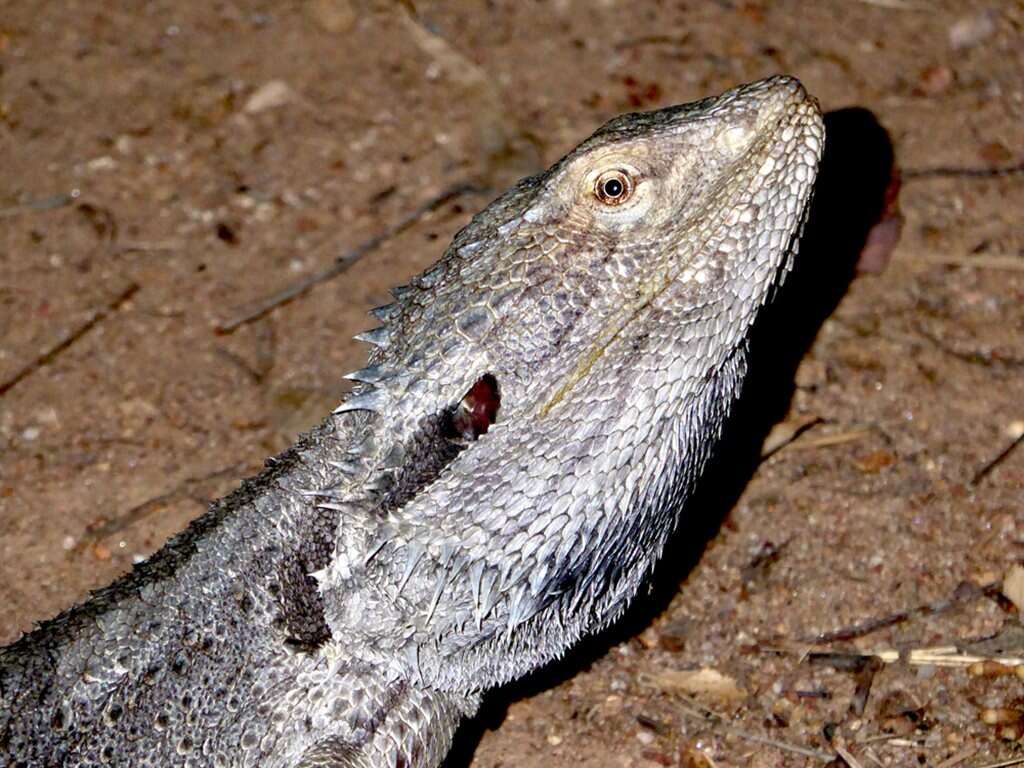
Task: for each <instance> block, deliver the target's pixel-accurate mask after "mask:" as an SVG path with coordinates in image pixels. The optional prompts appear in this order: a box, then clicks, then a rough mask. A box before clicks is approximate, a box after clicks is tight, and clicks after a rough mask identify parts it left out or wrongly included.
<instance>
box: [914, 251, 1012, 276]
mask: <svg viewBox="0 0 1024 768" xmlns="http://www.w3.org/2000/svg"><path fill="white" fill-rule="evenodd" d="M906 260H907V261H909V262H910V263H912V264H941V265H945V266H951V267H975V268H977V269H1006V270H1010V271H1011V272H1020V271H1024V259H1022V258H1020V257H1019V256H1002V255H990V256H984V255H978V256H961V255H959V254H954V253H945V254H943V253H922V254H916V255H913V256H909V257H907V258H906Z"/></svg>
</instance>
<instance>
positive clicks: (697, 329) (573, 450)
mask: <svg viewBox="0 0 1024 768" xmlns="http://www.w3.org/2000/svg"><path fill="white" fill-rule="evenodd" d="M823 139H824V133H823V126H822V122H821V118H820V114H819V112H818V109H817V106H816V105H815V103H814V101H813V100H812V99H811V98H810V97H808V96H807V94H806V93H805V91H804V90H803V88H802V86H801V85H800V84H799V83H798V82H797V81H796V80H793V79H792V78H786V77H775V78H771V79H768V80H763V81H760V82H757V83H753V84H750V85H746V86H742V87H740V88H737V89H735V90H732V91H729V92H728V93H726V94H724V95H722V96H720V97H717V98H713V99H706V100H703V101H700V102H695V103H693V104H688V105H683V106H678V107H672V108H669V109H663V110H659V111H656V112H649V113H643V114H632V115H624V116H622V117H618V118H616V119H614V120H612V121H611V122H609V123H607V124H606V125H605V126H603V127H602V128H601V129H599V130H598V131H597V132H596V133H595V134H594V135H593V136H591V137H590V138H588V139H587V140H585V141H584V142H583V143H582V144H580V145H579V146H578V147H577V148H576V149H574V150H573V151H572V152H570V153H569V154H568V155H567V156H566V157H564V158H563V159H562V160H560V161H559V162H557V163H556V164H555V165H554V166H552V167H551V168H550V169H549V170H548V171H546V172H545V173H543V174H540V175H539V176H535V177H531V178H528V179H525V180H523V181H522V182H520V183H519V184H518V185H517V186H515V187H514V188H512V189H511V190H509V191H508V192H507V193H505V194H504V195H502V196H501V197H500V198H498V199H497V200H496V201H494V202H493V203H492V204H491V205H490V206H488V207H487V208H486V209H485V210H484V211H483V212H482V213H480V214H478V215H477V216H476V217H475V218H474V219H473V221H472V222H471V223H470V224H469V225H468V226H467V227H466V228H465V229H464V230H462V231H461V232H460V233H459V234H458V235H457V236H456V237H455V239H454V241H453V243H452V245H451V246H450V247H449V249H448V251H447V253H446V254H445V255H444V257H443V258H442V259H441V261H440V262H438V263H437V264H436V265H435V266H434V267H432V268H431V269H429V270H427V271H426V272H425V273H423V274H422V275H420V276H418V277H417V278H415V279H413V280H412V281H411V283H410V285H409V286H406V287H403V288H402V289H399V290H398V291H397V292H396V294H395V295H396V299H397V300H396V302H395V303H394V304H392V305H389V306H388V307H385V308H382V309H381V310H379V311H378V312H377V315H378V317H379V318H381V320H382V321H383V326H382V328H381V329H379V330H377V331H373V332H370V333H369V334H366V335H364V337H363V338H365V339H367V340H369V341H371V342H372V343H374V344H375V345H376V347H375V349H374V351H373V352H372V353H371V366H370V367H369V368H367V369H364V371H360V372H357V374H355V375H354V378H355V379H356V380H357V381H360V382H361V384H360V387H359V389H357V392H356V394H355V396H354V397H352V398H350V399H349V400H348V401H346V403H344V404H343V405H342V407H341V408H340V409H339V416H338V418H339V419H340V420H341V421H340V424H339V427H340V428H342V429H343V430H346V434H349V433H357V434H365V435H366V440H365V441H364V443H365V445H369V446H370V447H368V448H360V449H359V451H358V452H359V454H360V455H359V461H361V462H362V465H363V467H364V469H365V471H366V476H367V477H373V478H375V480H374V481H373V485H374V487H373V490H372V493H370V495H371V497H372V500H373V502H374V504H375V505H376V507H375V510H376V512H375V519H374V521H372V522H362V523H358V522H357V523H355V524H348V525H346V523H345V521H343V522H342V525H341V528H342V530H341V531H340V532H339V541H338V545H337V548H336V557H335V561H334V562H333V563H332V565H331V566H330V567H329V568H328V569H327V571H326V575H325V576H323V577H322V579H321V591H322V592H323V594H324V597H325V604H326V606H327V617H328V622H329V623H330V624H331V626H332V627H334V628H337V631H338V632H341V631H342V628H345V627H348V628H351V627H352V626H353V625H358V626H360V627H361V630H360V631H361V632H363V633H364V637H363V638H362V639H363V640H364V641H365V644H366V645H367V646H374V645H375V647H379V648H380V649H381V651H380V652H381V656H380V660H387V659H393V658H396V657H397V658H408V656H406V655H402V654H400V653H398V651H405V652H406V654H408V653H409V652H410V649H411V650H412V651H414V655H415V662H405V661H403V662H401V663H400V664H399V667H400V668H399V669H398V670H397V671H396V674H419V675H423V676H424V677H427V678H429V679H430V680H431V681H432V683H433V684H434V685H437V686H440V687H453V688H459V687H461V688H465V687H466V686H467V685H469V686H470V687H486V686H488V685H492V684H495V683H498V682H501V681H503V680H507V679H510V678H513V677H515V676H518V675H519V674H522V673H524V672H525V671H528V670H529V669H531V668H533V667H535V666H537V665H538V664H540V663H542V662H544V661H546V660H548V659H550V658H552V657H553V656H555V655H558V654H560V653H561V652H563V651H564V650H565V648H567V647H568V645H569V644H571V643H572V642H573V641H574V640H575V639H576V638H578V637H579V636H580V635H581V634H583V633H586V632H589V631H593V630H595V629H597V628H599V627H601V626H603V625H605V624H607V623H608V622H609V621H611V620H612V619H614V618H615V617H616V616H617V615H618V614H619V613H620V612H621V611H622V610H623V609H624V607H625V605H626V604H627V602H628V600H629V599H630V598H631V597H632V596H633V594H635V592H636V590H637V589H638V587H639V585H640V583H641V580H642V579H643V577H644V576H645V575H646V573H647V572H648V571H649V570H650V568H651V567H652V566H653V564H654V562H655V561H656V560H657V558H658V557H659V556H660V554H661V552H662V550H663V548H664V545H665V541H666V538H667V536H668V534H669V532H670V531H671V529H672V528H673V526H674V524H675V522H676V521H677V519H678V517H679V514H680V513H681V511H682V510H683V509H684V507H685V502H686V499H687V497H688V496H689V494H690V492H691V490H692V487H693V485H694V483H695V481H696V479H697V478H698V477H699V475H700V474H701V471H702V469H703V466H704V463H705V462H706V461H707V460H708V458H709V456H710V454H711V451H712V449H713V447H714V444H715V442H716V441H717V439H718V435H719V434H720V431H721V427H722V424H723V422H724V420H725V418H726V417H727V415H728V411H729V407H730V404H731V403H732V401H733V400H734V399H735V397H736V395H737V393H738V389H739V385H740V383H741V381H742V378H743V375H744V371H745V354H746V339H747V337H748V334H749V330H750V327H751V325H752V323H753V322H754V319H755V317H756V314H757V312H758V310H759V308H760V307H761V306H762V305H763V304H764V303H765V302H766V301H767V300H768V298H769V295H770V293H771V291H772V289H773V287H775V286H777V285H778V284H779V283H780V281H781V279H782V277H783V276H784V274H785V272H786V270H787V268H788V265H789V261H790V259H791V258H792V255H793V253H794V251H795V248H796V244H797V240H798V238H799V233H800V229H801V226H802V221H803V216H804V212H805V210H806V206H807V203H808V200H809V198H810V194H811V188H812V186H813V181H814V178H815V175H816V170H817V163H818V159H819V157H820V152H821V148H822V144H823ZM492 422H493V423H492ZM485 433H486V434H485ZM382 473H383V474H384V475H385V476H388V477H390V480H389V482H388V483H387V484H385V485H386V486H387V487H384V488H382V487H381V484H380V482H379V478H380V476H381V474H382ZM345 492H349V493H352V494H354V495H358V494H366V493H368V492H367V491H366V489H365V488H364V487H362V486H359V484H358V483H354V484H352V485H351V488H350V490H349V491H345ZM368 551H370V552H373V553H374V554H373V556H372V558H371V559H369V560H367V558H366V557H365V553H366V552H368ZM377 553H379V554H377ZM364 561H366V562H365V564H364ZM360 569H363V570H362V571H361V572H362V573H364V575H365V578H363V579H362V581H360V579H359V578H356V577H355V576H354V575H353V574H354V573H355V571H356V570H360ZM345 631H348V632H351V629H347V630H345ZM396 638H398V639H396ZM392 663H394V662H392Z"/></svg>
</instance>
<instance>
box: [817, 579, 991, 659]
mask: <svg viewBox="0 0 1024 768" xmlns="http://www.w3.org/2000/svg"><path fill="white" fill-rule="evenodd" d="M999 586H1000V585H999V583H998V582H994V583H992V584H986V585H985V586H983V587H979V586H978V585H976V584H971V583H970V582H962V583H961V584H960V585H959V586H958V587H957V588H956V590H954V592H953V595H952V597H949V598H947V599H945V600H939V601H937V602H934V603H925V604H924V605H918V606H916V607H914V608H908V609H906V610H903V611H897V612H896V613H891V614H889V615H888V616H881V617H878V618H874V619H868V620H866V621H862V622H860V623H858V624H854V625H852V626H849V627H843V628H842V629H837V630H833V631H832V632H822V633H821V634H819V635H816V636H814V637H811V638H807V639H806V640H805V641H804V642H807V643H811V644H813V645H827V644H829V643H835V642H839V641H846V640H853V639H854V638H858V637H863V636H864V635H870V634H871V633H872V632H877V631H878V630H880V629H886V628H887V627H891V626H894V625H896V624H902V623H903V622H904V621H907V620H908V619H911V618H914V617H917V616H934V615H936V614H939V613H944V612H946V611H948V610H950V609H952V608H955V607H956V606H958V605H962V604H963V603H966V602H969V601H971V600H976V599H977V598H979V597H984V596H986V595H994V594H997V593H998V592H999Z"/></svg>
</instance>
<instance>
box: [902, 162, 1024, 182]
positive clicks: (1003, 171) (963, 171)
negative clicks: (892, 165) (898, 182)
mask: <svg viewBox="0 0 1024 768" xmlns="http://www.w3.org/2000/svg"><path fill="white" fill-rule="evenodd" d="M1018 173H1024V163H1018V164H1017V165H1003V166H999V167H996V168H965V167H954V166H948V165H940V166H937V167H935V168H911V169H909V170H906V171H903V173H902V174H901V175H902V177H903V180H904V181H908V180H912V179H934V178H949V177H960V178H968V179H990V178H993V177H996V176H1014V175H1016V174H1018Z"/></svg>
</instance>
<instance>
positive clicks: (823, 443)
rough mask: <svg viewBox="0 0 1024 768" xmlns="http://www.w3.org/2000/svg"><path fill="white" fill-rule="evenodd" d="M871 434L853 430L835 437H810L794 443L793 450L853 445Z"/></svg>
mask: <svg viewBox="0 0 1024 768" xmlns="http://www.w3.org/2000/svg"><path fill="white" fill-rule="evenodd" d="M870 434H871V430H870V429H851V430H849V431H848V432H837V433H836V434H833V435H821V436H820V437H808V438H805V439H803V440H799V441H797V442H794V443H793V450H797V449H800V450H805V449H808V448H828V447H831V446H833V445H842V444H843V443H852V442H855V441H857V440H860V439H862V438H864V437H867V436H868V435H870Z"/></svg>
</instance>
